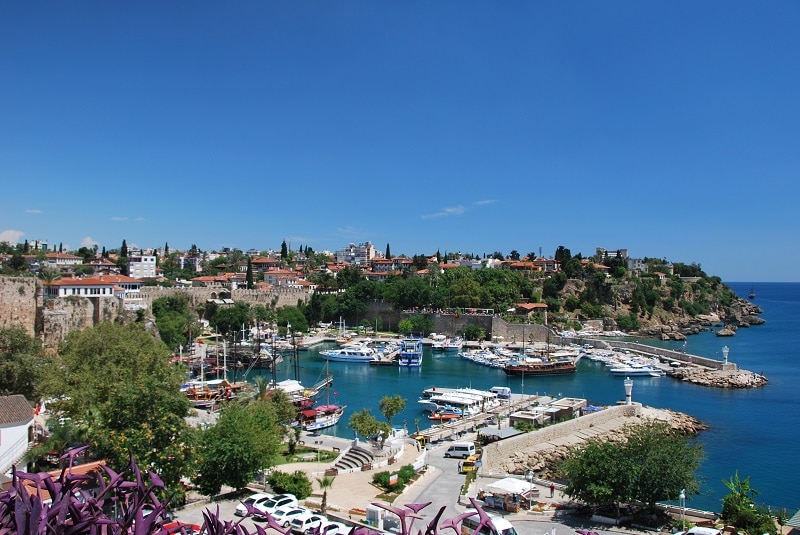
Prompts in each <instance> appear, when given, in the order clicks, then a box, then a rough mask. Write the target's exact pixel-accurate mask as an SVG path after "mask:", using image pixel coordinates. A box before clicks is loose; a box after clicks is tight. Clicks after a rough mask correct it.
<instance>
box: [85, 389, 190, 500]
mask: <svg viewBox="0 0 800 535" xmlns="http://www.w3.org/2000/svg"><path fill="white" fill-rule="evenodd" d="M163 388H164V385H163V384H162V383H161V381H160V379H159V378H158V377H155V376H147V377H144V378H143V379H141V380H140V381H137V382H136V383H125V382H121V383H117V384H116V385H114V388H113V390H112V391H111V395H110V397H109V399H108V401H106V402H105V403H103V404H102V405H100V407H99V410H98V411H97V413H96V416H97V417H98V420H97V421H95V422H93V425H92V427H90V428H88V429H87V431H88V439H89V443H90V444H92V446H93V452H94V453H95V454H96V455H97V456H98V457H99V458H102V459H105V460H106V461H107V462H108V463H109V465H110V466H111V467H112V468H115V469H117V468H120V467H124V466H125V464H126V463H127V462H128V461H129V460H130V455H131V452H136V457H137V458H138V459H140V461H141V462H142V463H144V464H145V465H146V466H148V467H150V469H151V470H153V471H154V472H156V473H157V474H158V475H159V477H160V478H161V479H162V480H163V481H164V483H165V484H166V486H167V488H168V489H169V490H170V492H173V493H174V492H179V493H180V495H181V498H182V495H183V492H184V491H183V486H182V485H181V484H180V480H181V478H182V477H183V476H185V475H188V474H190V473H191V467H192V464H193V461H194V458H193V457H194V445H195V437H196V430H195V429H194V428H192V427H190V426H189V425H188V424H187V423H186V420H185V419H184V418H185V417H186V416H188V414H189V409H190V404H189V402H188V400H187V399H186V397H185V396H184V395H182V394H181V393H180V392H174V391H172V392H164V391H162V389H163ZM175 394H177V395H175Z"/></svg>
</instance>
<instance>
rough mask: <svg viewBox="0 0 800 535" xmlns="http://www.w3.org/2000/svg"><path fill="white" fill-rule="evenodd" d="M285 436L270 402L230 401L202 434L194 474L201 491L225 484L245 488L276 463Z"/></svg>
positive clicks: (208, 491)
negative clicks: (196, 467)
mask: <svg viewBox="0 0 800 535" xmlns="http://www.w3.org/2000/svg"><path fill="white" fill-rule="evenodd" d="M282 437H283V427H282V426H281V425H280V424H279V423H278V419H277V417H276V415H275V412H274V410H273V408H272V406H271V405H270V404H269V403H267V402H265V401H260V402H256V403H252V404H249V405H247V406H244V405H241V404H239V403H226V404H225V405H224V406H223V408H222V411H221V413H220V416H219V419H218V420H217V423H216V424H215V425H214V426H213V427H210V428H209V429H207V430H205V431H203V432H202V435H201V437H200V445H199V449H198V455H199V457H200V460H199V462H198V471H197V472H198V473H197V475H196V476H195V478H194V481H195V482H196V483H197V485H198V487H199V489H200V492H202V493H203V494H205V495H207V496H214V495H216V494H218V493H219V490H220V488H222V485H228V486H231V487H233V488H235V489H241V488H244V487H245V486H246V485H247V484H248V483H249V482H250V481H252V480H253V479H254V477H255V475H256V473H257V472H258V471H260V470H264V469H266V468H269V467H270V466H272V465H273V464H274V462H275V458H276V456H277V454H278V452H279V450H280V446H281V442H282Z"/></svg>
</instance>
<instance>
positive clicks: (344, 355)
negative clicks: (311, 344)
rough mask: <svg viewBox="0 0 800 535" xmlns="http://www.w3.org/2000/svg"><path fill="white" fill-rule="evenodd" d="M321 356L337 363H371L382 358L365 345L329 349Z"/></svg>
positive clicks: (322, 352) (321, 353)
mask: <svg viewBox="0 0 800 535" xmlns="http://www.w3.org/2000/svg"><path fill="white" fill-rule="evenodd" d="M320 355H322V358H324V359H325V360H332V361H337V362H370V361H372V360H375V359H377V358H379V356H380V355H378V353H377V352H376V351H375V350H374V349H372V348H371V347H367V346H364V345H347V346H344V347H342V348H339V349H329V350H327V351H321V352H320Z"/></svg>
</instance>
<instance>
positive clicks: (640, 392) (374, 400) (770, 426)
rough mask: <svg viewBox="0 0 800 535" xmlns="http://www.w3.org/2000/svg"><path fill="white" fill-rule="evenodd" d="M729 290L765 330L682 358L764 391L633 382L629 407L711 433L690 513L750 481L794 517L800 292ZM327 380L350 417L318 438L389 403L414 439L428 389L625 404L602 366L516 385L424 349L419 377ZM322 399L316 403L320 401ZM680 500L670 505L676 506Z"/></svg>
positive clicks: (310, 355)
mask: <svg viewBox="0 0 800 535" xmlns="http://www.w3.org/2000/svg"><path fill="white" fill-rule="evenodd" d="M727 285H728V286H729V287H730V288H731V289H733V290H734V291H735V292H736V294H737V295H738V296H739V297H741V298H748V295H749V294H750V292H751V291H754V292H755V294H756V295H755V298H754V299H753V302H754V303H755V304H757V305H758V306H759V307H760V308H761V309H762V310H763V314H761V317H762V318H763V319H764V320H766V323H764V324H763V325H757V326H752V327H748V328H739V329H738V330H737V332H736V335H735V336H732V337H718V336H716V334H715V333H714V332H713V329H709V330H708V331H705V332H702V333H700V334H697V335H692V336H690V337H688V339H687V341H686V345H685V351H686V352H687V353H690V354H694V355H700V356H705V357H712V358H716V359H719V360H722V358H723V357H722V348H723V347H725V346H727V347H728V348H729V353H728V360H729V362H735V363H736V364H738V366H739V367H740V368H741V369H744V370H749V371H752V372H755V373H758V374H762V375H764V376H765V377H767V379H768V380H769V382H768V384H767V385H766V386H764V387H762V388H758V389H735V390H734V389H718V388H709V387H703V386H696V385H692V384H686V383H683V382H679V381H676V380H674V379H671V378H669V377H637V378H635V379H634V385H633V394H632V397H633V401H634V402H638V403H642V404H643V405H646V406H651V407H656V408H663V409H671V410H674V411H678V412H683V413H686V414H689V415H691V416H694V417H695V418H697V419H698V420H700V421H701V422H703V423H705V424H707V425H708V426H709V428H708V430H706V431H703V432H701V433H700V435H699V436H698V437H697V438H696V439H695V440H697V441H698V442H699V443H700V444H702V446H703V450H704V452H705V458H704V461H703V463H702V465H701V466H700V469H699V471H698V477H699V478H700V481H701V482H702V485H701V492H700V494H699V495H693V496H688V497H687V500H686V506H687V507H690V508H694V509H700V510H705V511H717V512H718V511H720V510H721V509H722V502H721V501H722V499H723V497H724V496H725V495H726V494H728V489H727V487H726V486H725V484H724V481H727V480H730V479H731V477H733V476H734V475H735V474H736V473H737V472H738V475H739V478H741V479H744V478H750V484H751V487H752V488H753V489H754V490H756V491H757V493H758V494H757V495H756V496H755V500H756V502H757V503H759V504H764V505H766V506H769V507H770V508H771V509H772V510H773V511H775V510H778V509H786V511H787V513H788V514H789V515H791V514H793V513H794V512H796V511H797V509H798V507H800V477H799V476H800V455H798V454H797V453H796V452H797V450H795V448H796V447H797V446H798V442H800V403H798V399H799V398H800V396H798V394H797V392H796V389H797V388H798V387H799V386H800V283H763V282H735V283H727ZM637 341H639V342H641V343H648V344H651V345H654V346H660V347H667V348H670V349H676V350H680V349H682V348H683V347H684V346H683V344H684V343H683V342H662V341H657V340H647V339H640V338H637ZM329 347H331V346H330V345H324V344H323V345H320V346H317V347H314V348H312V349H310V350H308V351H302V352H300V353H299V379H300V380H301V382H302V383H303V384H304V385H306V386H310V385H312V384H314V383H316V382H318V381H319V380H320V379H322V378H324V377H325V373H326V371H325V360H324V359H323V358H322V357H321V356H320V354H319V351H322V350H324V349H327V348H329ZM291 360H292V359H291V358H290V357H289V358H286V359H285V361H284V363H282V364H281V365H280V366H279V367H278V369H277V375H278V377H277V378H278V379H279V380H282V379H287V378H294V375H295V371H296V370H295V366H294V365H293V364H292V362H291ZM329 372H330V374H331V375H332V376H333V386H332V388H331V389H330V391H329V392H327V395H328V396H330V402H331V403H337V404H340V405H346V406H347V409H346V411H345V414H344V417H343V418H342V419H341V421H340V422H339V423H338V424H337V425H336V426H334V427H332V428H329V429H326V430H324V432H325V433H327V434H333V435H336V436H340V437H346V438H352V437H353V436H354V433H353V430H352V429H350V428H349V427H348V426H347V421H348V418H349V416H350V415H351V414H353V413H354V412H357V411H360V410H362V409H364V408H367V409H370V411H371V412H372V414H374V415H375V416H376V417H377V418H378V419H383V416H382V415H381V413H380V410H379V408H378V402H379V400H380V399H381V398H382V397H383V396H387V395H395V394H399V395H401V396H403V397H404V398H406V399H407V404H406V408H405V410H404V411H403V412H401V413H400V414H398V415H397V416H395V417H394V419H393V420H392V426H393V427H403V426H406V427H407V428H408V429H409V430H411V431H413V430H414V429H415V428H416V426H419V428H420V429H425V428H427V427H429V426H430V425H431V423H430V421H429V420H428V418H427V416H426V414H425V413H424V412H423V411H421V410H420V409H419V408H418V405H417V400H418V399H419V397H420V395H421V393H422V391H423V390H424V389H425V388H429V387H434V386H438V387H472V388H480V389H488V388H490V387H492V386H508V387H510V388H511V390H512V392H515V393H524V394H542V395H544V394H547V395H550V396H569V397H579V398H586V399H588V400H589V402H590V403H591V404H594V405H613V404H615V403H616V402H617V401H620V400H623V399H624V397H625V390H624V386H623V378H621V377H615V376H612V375H611V374H610V373H609V372H608V371H607V369H606V368H605V367H604V366H603V365H602V364H600V363H595V362H592V361H590V360H589V359H581V362H580V363H579V366H578V371H577V373H575V374H571V375H568V376H552V377H536V378H532V377H525V378H521V377H509V376H507V375H506V374H505V373H504V372H503V371H502V370H498V369H493V368H487V367H484V366H481V365H479V364H475V363H472V362H469V361H466V360H465V359H462V358H460V357H458V356H457V355H456V354H455V353H442V352H436V353H433V352H431V350H430V348H426V349H425V355H424V361H423V365H422V367H421V368H417V369H414V368H412V369H406V368H397V367H384V366H370V365H365V364H360V363H345V362H331V363H329ZM252 373H253V372H251V374H252ZM256 373H259V372H256ZM262 373H265V374H266V373H268V372H266V371H264V372H262ZM249 379H252V375H251V376H250V377H249ZM324 397H325V394H323V399H321V402H325V401H326V399H324ZM677 500H678V497H677V496H676V497H675V500H674V502H675V503H677Z"/></svg>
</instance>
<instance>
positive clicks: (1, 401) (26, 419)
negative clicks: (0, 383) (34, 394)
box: [0, 394, 34, 474]
mask: <svg viewBox="0 0 800 535" xmlns="http://www.w3.org/2000/svg"><path fill="white" fill-rule="evenodd" d="M33 440H34V418H33V407H31V404H30V403H28V400H27V399H25V396H23V395H21V394H15V395H13V396H0V473H3V474H4V473H6V472H7V471H8V470H9V469H10V468H11V466H12V465H13V464H15V463H17V462H19V460H20V459H22V457H23V456H24V455H25V453H26V452H27V451H28V448H29V447H30V446H31V445H32V443H33Z"/></svg>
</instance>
